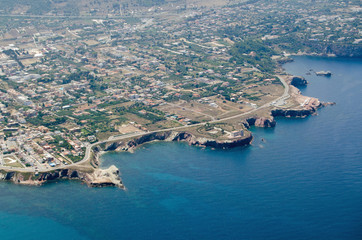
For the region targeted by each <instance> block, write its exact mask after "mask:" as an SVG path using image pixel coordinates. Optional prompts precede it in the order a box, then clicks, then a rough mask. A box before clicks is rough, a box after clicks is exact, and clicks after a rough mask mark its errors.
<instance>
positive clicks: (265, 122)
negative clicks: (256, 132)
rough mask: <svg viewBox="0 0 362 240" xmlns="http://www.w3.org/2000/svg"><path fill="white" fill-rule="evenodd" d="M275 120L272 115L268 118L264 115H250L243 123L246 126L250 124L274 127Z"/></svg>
mask: <svg viewBox="0 0 362 240" xmlns="http://www.w3.org/2000/svg"><path fill="white" fill-rule="evenodd" d="M276 124H277V123H276V121H275V120H274V117H272V116H270V117H269V118H266V117H260V118H258V117H252V118H248V119H246V123H245V124H244V125H245V126H246V127H247V128H249V127H250V126H255V127H261V128H272V127H275V125H276Z"/></svg>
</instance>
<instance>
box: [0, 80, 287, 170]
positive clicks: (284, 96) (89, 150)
mask: <svg viewBox="0 0 362 240" xmlns="http://www.w3.org/2000/svg"><path fill="white" fill-rule="evenodd" d="M277 77H278V78H279V79H280V81H281V82H282V84H283V85H284V92H283V94H282V95H281V96H280V97H278V98H276V99H274V100H272V101H270V102H268V103H266V104H264V105H262V106H260V107H257V108H255V109H252V110H250V111H248V112H244V113H240V114H237V115H234V116H231V117H226V118H222V119H218V120H212V121H208V122H203V123H196V124H191V125H186V126H180V127H173V128H167V129H161V130H156V131H150V132H136V133H130V134H126V135H121V136H116V137H110V138H109V139H107V140H104V141H100V142H96V143H93V144H89V145H88V146H87V147H86V151H85V156H84V158H83V159H82V160H81V161H79V162H77V163H73V164H69V165H63V166H61V167H54V168H49V169H48V171H50V170H58V169H65V168H70V167H74V166H77V165H81V164H83V163H85V162H87V161H88V160H89V159H90V157H91V155H92V148H93V147H94V146H97V145H100V144H103V143H108V142H116V141H121V140H124V139H128V138H133V137H141V136H144V135H147V134H151V133H158V132H166V131H174V130H180V129H187V128H192V127H197V126H202V125H205V124H207V123H209V124H210V123H218V122H223V121H227V120H231V119H235V118H240V117H243V116H246V115H249V114H251V113H253V112H256V111H259V110H261V109H264V108H268V107H271V106H273V105H274V103H276V102H278V101H284V100H286V99H288V98H289V97H290V95H289V89H290V88H289V85H288V83H287V82H286V81H285V79H284V78H283V77H282V76H280V75H277ZM0 170H7V171H9V170H11V171H18V172H35V169H33V168H13V167H5V166H1V167H0Z"/></svg>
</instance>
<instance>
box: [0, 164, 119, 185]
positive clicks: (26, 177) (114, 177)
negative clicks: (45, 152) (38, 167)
mask: <svg viewBox="0 0 362 240" xmlns="http://www.w3.org/2000/svg"><path fill="white" fill-rule="evenodd" d="M58 179H78V180H80V181H83V182H85V183H86V184H87V185H88V186H90V187H105V186H115V187H119V188H124V186H123V183H122V180H121V179H120V177H119V170H118V169H117V168H116V167H115V166H111V167H109V168H108V169H95V170H94V171H92V172H82V171H79V170H71V169H58V170H54V171H50V172H44V173H39V174H35V173H30V172H12V171H1V172H0V180H5V181H10V182H14V183H17V184H23V185H42V184H44V183H46V182H50V181H55V180H58Z"/></svg>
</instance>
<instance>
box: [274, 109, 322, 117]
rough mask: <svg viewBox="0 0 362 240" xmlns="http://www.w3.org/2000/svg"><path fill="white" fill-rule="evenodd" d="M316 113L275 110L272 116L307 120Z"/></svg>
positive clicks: (312, 110)
mask: <svg viewBox="0 0 362 240" xmlns="http://www.w3.org/2000/svg"><path fill="white" fill-rule="evenodd" d="M315 112H316V110H314V109H308V110H307V109H274V110H272V115H273V117H290V118H292V117H293V118H305V117H307V116H310V115H312V114H315Z"/></svg>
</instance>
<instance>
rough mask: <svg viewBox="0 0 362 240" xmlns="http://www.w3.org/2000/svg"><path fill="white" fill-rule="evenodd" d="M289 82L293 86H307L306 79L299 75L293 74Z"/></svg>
mask: <svg viewBox="0 0 362 240" xmlns="http://www.w3.org/2000/svg"><path fill="white" fill-rule="evenodd" d="M290 84H292V85H293V86H295V87H304V86H307V84H308V81H307V80H305V78H304V77H300V76H294V77H293V78H292V80H291V82H290Z"/></svg>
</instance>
